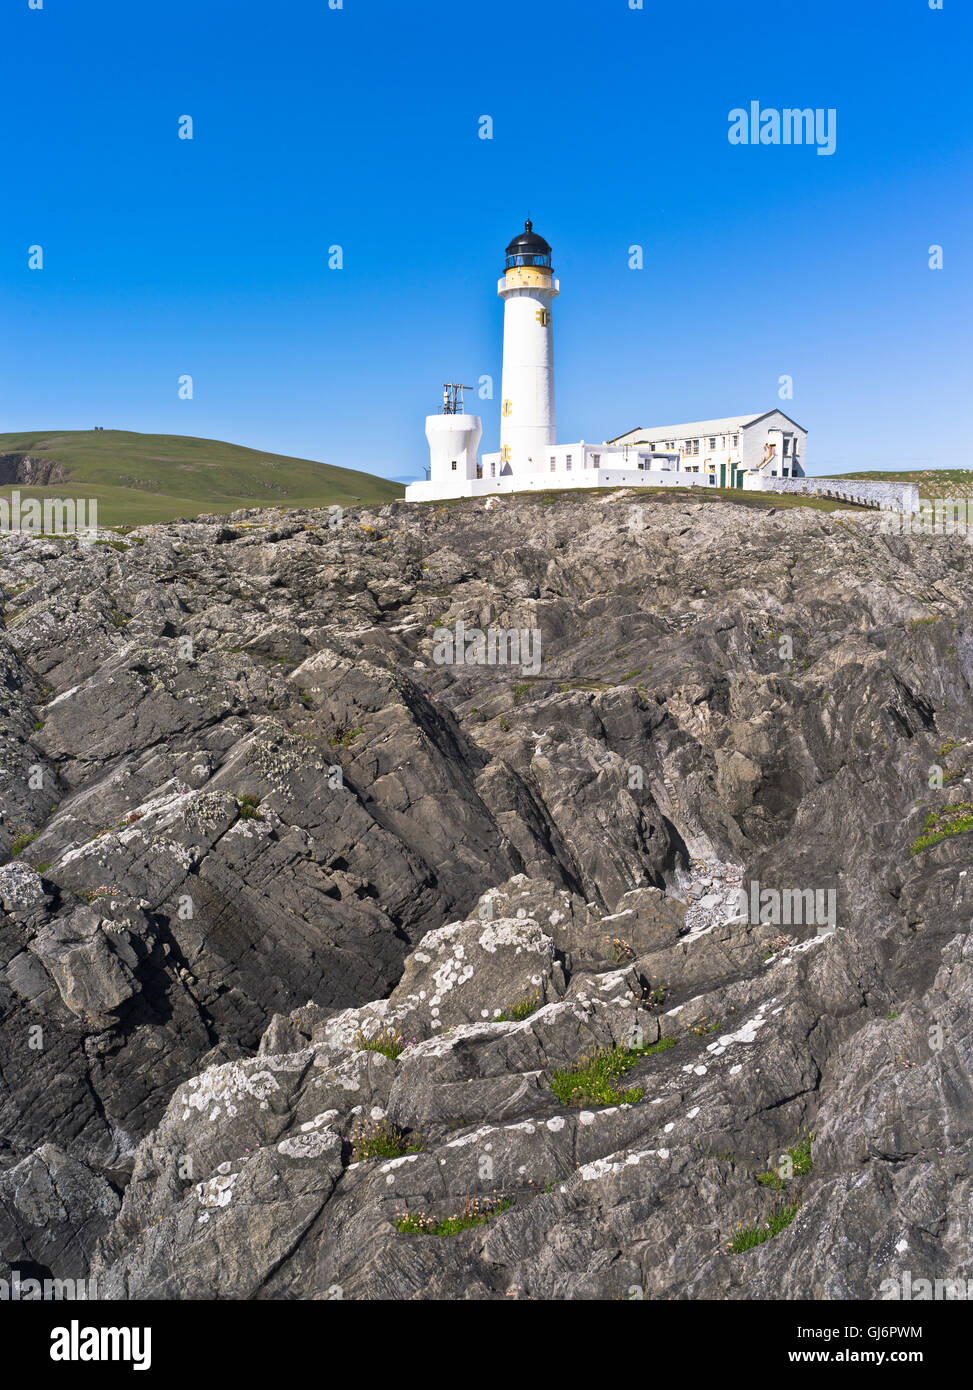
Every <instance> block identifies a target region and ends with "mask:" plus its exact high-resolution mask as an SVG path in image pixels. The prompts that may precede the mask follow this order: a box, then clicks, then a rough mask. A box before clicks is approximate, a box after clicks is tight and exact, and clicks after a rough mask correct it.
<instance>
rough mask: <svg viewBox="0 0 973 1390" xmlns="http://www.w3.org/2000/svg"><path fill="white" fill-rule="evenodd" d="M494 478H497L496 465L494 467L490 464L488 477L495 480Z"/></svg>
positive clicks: (493, 464)
mask: <svg viewBox="0 0 973 1390" xmlns="http://www.w3.org/2000/svg"><path fill="white" fill-rule="evenodd" d="M496 476H497V465H496V464H495V463H491V464H490V477H491V478H495V477H496Z"/></svg>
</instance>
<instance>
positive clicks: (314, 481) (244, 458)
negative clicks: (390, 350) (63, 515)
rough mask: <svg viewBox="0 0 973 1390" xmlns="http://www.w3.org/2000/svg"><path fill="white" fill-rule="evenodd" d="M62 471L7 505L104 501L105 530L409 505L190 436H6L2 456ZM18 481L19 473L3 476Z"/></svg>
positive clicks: (0, 438) (346, 478)
mask: <svg viewBox="0 0 973 1390" xmlns="http://www.w3.org/2000/svg"><path fill="white" fill-rule="evenodd" d="M26 454H29V455H30V457H31V458H37V459H41V460H43V461H45V462H48V461H49V462H51V463H57V464H59V465H60V467H61V470H62V476H63V478H64V481H63V482H61V483H53V484H51V485H50V486H49V487H21V486H19V485H18V484H16V483H13V482H4V483H3V484H2V485H0V497H5V498H7V499H9V497H10V493H11V492H12V491H15V490H16V491H18V492H19V493H20V495H21V498H22V499H26V498H28V497H36V498H39V499H41V500H42V501H43V499H44V498H50V497H63V498H94V499H95V500H97V502H98V522H99V525H102V526H125V525H128V526H133V525H141V524H147V523H150V522H165V521H174V520H175V519H176V518H177V517H193V516H198V515H199V514H200V513H201V512H232V511H236V510H237V509H238V508H241V507H322V506H335V505H337V506H342V507H350V506H356V505H359V504H361V505H364V506H375V505H381V504H383V503H385V502H390V501H392V500H393V498H397V497H402V495H403V489H402V487H401V485H400V484H398V483H390V482H388V481H387V480H386V479H385V478H376V477H373V476H372V474H370V473H361V472H357V471H355V470H353V469H348V468H336V467H334V466H333V465H331V464H326V463H316V462H314V461H313V460H311V459H300V458H289V457H287V456H286V455H284V454H267V453H262V452H260V451H259V450H257V449H246V448H244V447H243V446H242V445H239V444H227V443H225V442H223V441H221V440H218V439H196V438H193V437H191V436H188V435H167V434H135V433H133V432H130V431H127V430H49V431H40V432H26V433H21V434H3V435H0V455H7V456H13V458H14V460H18V459H19V458H22V457H23V456H24V455H26ZM3 476H5V477H9V469H7V470H6V471H5V474H4V475H3Z"/></svg>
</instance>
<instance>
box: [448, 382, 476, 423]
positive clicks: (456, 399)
mask: <svg viewBox="0 0 973 1390" xmlns="http://www.w3.org/2000/svg"><path fill="white" fill-rule="evenodd" d="M472 390H473V387H472V386H461V385H460V384H459V382H458V381H447V382H445V383H444V385H443V414H444V415H465V414H466V403H465V401H464V399H463V392H464V391H472Z"/></svg>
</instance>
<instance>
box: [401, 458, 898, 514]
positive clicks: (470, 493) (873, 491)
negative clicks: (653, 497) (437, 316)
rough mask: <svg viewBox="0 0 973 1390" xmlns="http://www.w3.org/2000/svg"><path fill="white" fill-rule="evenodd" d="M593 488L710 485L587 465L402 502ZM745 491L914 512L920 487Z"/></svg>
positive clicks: (850, 483) (762, 486)
mask: <svg viewBox="0 0 973 1390" xmlns="http://www.w3.org/2000/svg"><path fill="white" fill-rule="evenodd" d="M593 487H699V488H709V487H712V484H711V483H708V482H707V481H706V480H705V474H699V473H688V474H687V473H682V472H678V473H677V472H675V471H668V472H665V473H662V472H659V473H656V472H650V471H649V470H648V469H643V468H587V469H583V470H581V471H579V472H578V473H560V472H559V473H522V474H520V475H516V474H512V473H508V474H504V476H502V477H500V478H459V477H457V478H456V479H455V481H453V480H452V479H450V480H443V481H429V480H427V481H425V482H419V483H410V484H409V485H408V487H407V488H406V490H405V500H406V501H407V502H436V501H439V500H447V499H451V498H456V497H494V496H496V495H498V494H503V493H510V492H551V491H560V489H561V488H593ZM743 489H744V491H746V492H798V493H803V494H804V495H805V496H811V497H833V498H835V499H836V500H838V501H844V502H857V503H858V504H859V506H862V507H878V508H881V509H882V510H884V511H892V512H915V513H918V511H919V489H918V487H917V486H916V485H915V483H883V482H874V483H869V482H865V481H863V480H858V479H854V478H845V479H840V478H768V477H766V476H752V475H749V474H748V475H745V477H744V481H743Z"/></svg>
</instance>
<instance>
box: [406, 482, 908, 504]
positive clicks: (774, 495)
mask: <svg viewBox="0 0 973 1390" xmlns="http://www.w3.org/2000/svg"><path fill="white" fill-rule="evenodd" d="M870 476H875V477H878V474H875V475H870ZM903 477H904V475H903ZM904 481H909V479H908V478H905V477H904ZM628 488H631V492H632V493H633V494H637V496H638V497H639V498H642V497H644V498H645V499H646V500H647V501H649V502H652V501H659V502H661V503H663V504H669V503H677V502H678V503H679V504H680V505H685V504H686V503H687V502H731V503H733V504H735V505H737V506H742V507H753V508H755V509H757V510H758V511H765V510H766V509H767V508H769V507H776V508H777V510H778V511H781V510H784V509H786V508H789V507H810V508H811V509H812V511H818V512H835V511H873V510H874V508H872V507H857V506H856V504H855V503H854V502H846V501H844V500H842V499H840V498H839V499H835V498H833V497H813V496H805V495H803V494H802V493H799V492H794V493H787V492H745V491H744V490H743V489H742V488H730V487H637V486H635V485H632V484H624V483H620V484H619V485H618V486H617V487H568V488H552V489H550V490H547V491H544V492H535V491H534V489H533V488H525V489H524V491H523V492H514V493H500V494H498V496H500V497H501V499H502V498H504V497H519V498H521V499H523V498H527V497H530V498H532V499H533V500H534V501H535V502H539V503H540V504H541V505H542V506H551V505H552V504H554V503H558V504H561V505H563V504H564V503H569V502H576V503H582V502H584V501H585V500H586V499H587V498H589V497H610V496H611V495H612V494H613V493H616V492H621V491H624V490H626V489H628ZM473 500H474V501H476V500H477V499H475V498H474V499H473ZM635 500H636V499H635V496H629V497H626V499H625V501H626V504H632V503H634V502H635ZM469 501H470V498H468V497H451V498H443V499H441V500H439V501H436V502H424V503H418V504H417V505H419V506H426V507H435V508H437V509H439V508H444V507H456V506H460V505H462V503H464V502H469Z"/></svg>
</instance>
